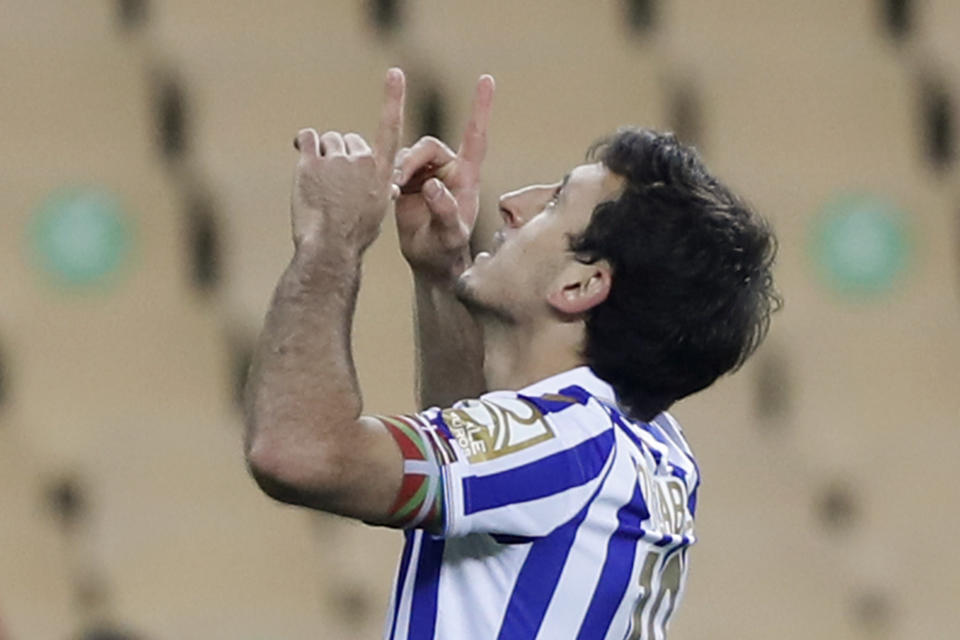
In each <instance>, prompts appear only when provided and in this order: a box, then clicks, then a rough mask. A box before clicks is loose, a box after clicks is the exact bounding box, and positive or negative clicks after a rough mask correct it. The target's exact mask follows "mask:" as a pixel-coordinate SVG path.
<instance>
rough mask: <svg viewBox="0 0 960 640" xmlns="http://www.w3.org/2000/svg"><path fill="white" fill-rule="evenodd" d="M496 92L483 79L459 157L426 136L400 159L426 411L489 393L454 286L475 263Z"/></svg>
mask: <svg viewBox="0 0 960 640" xmlns="http://www.w3.org/2000/svg"><path fill="white" fill-rule="evenodd" d="M493 91H494V83H493V78H492V77H490V76H487V75H485V76H482V77H481V78H480V80H479V81H478V82H477V88H476V93H475V95H474V99H473V109H472V113H471V116H470V121H469V122H468V123H467V127H466V131H465V132H464V135H463V141H462V143H461V145H460V149H459V151H458V152H457V153H454V152H453V151H452V150H451V149H450V148H449V147H448V146H447V145H446V144H444V143H443V142H442V141H440V140H437V139H436V138H433V137H429V136H428V137H425V138H422V139H420V140H419V141H418V142H417V143H416V144H414V145H413V146H412V147H410V148H409V149H402V150H401V151H400V153H399V154H397V167H398V168H397V171H396V173H395V175H394V181H395V182H396V184H398V185H400V187H401V190H402V195H401V196H400V198H399V199H398V200H397V207H396V214H397V229H398V233H399V236H400V248H401V251H402V253H403V255H404V257H405V258H406V260H407V262H408V263H409V264H410V268H411V270H412V271H413V279H414V290H415V311H414V313H415V341H416V350H417V395H418V402H419V404H420V407H421V408H425V407H430V406H449V405H451V404H453V403H454V402H456V401H457V400H461V399H463V398H469V397H476V396H478V395H480V394H481V393H483V392H484V391H485V390H486V388H485V384H484V380H483V339H482V334H481V332H480V328H479V326H478V325H477V324H476V322H474V320H473V319H472V318H471V317H470V314H469V313H468V312H467V310H466V308H465V307H464V306H463V305H462V304H461V303H460V302H459V301H458V300H457V298H456V296H455V295H454V285H455V284H456V281H457V278H458V277H459V276H460V274H461V273H463V271H464V270H466V269H467V268H468V267H469V266H470V264H471V262H472V258H471V256H470V234H471V233H472V231H473V227H474V224H475V223H476V220H477V210H478V207H479V198H480V167H481V165H482V163H483V159H484V157H485V156H486V151H487V128H488V125H489V122H490V112H491V109H492V106H493Z"/></svg>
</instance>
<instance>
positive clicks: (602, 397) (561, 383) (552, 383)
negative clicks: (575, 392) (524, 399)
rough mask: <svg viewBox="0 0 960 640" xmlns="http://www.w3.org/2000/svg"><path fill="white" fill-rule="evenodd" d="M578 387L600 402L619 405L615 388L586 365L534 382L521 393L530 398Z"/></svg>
mask: <svg viewBox="0 0 960 640" xmlns="http://www.w3.org/2000/svg"><path fill="white" fill-rule="evenodd" d="M571 385H576V386H578V387H581V388H583V389H585V390H586V391H587V393H589V394H590V395H592V396H593V397H595V398H596V399H597V400H599V401H600V402H603V403H605V404H610V405H613V406H616V405H617V394H616V393H614V391H613V387H611V386H610V385H609V384H607V383H606V382H604V381H603V380H601V379H600V378H598V377H597V375H596V374H595V373H594V372H593V370H591V369H590V367H588V366H586V365H584V366H582V367H577V368H576V369H570V370H568V371H564V372H562V373H558V374H556V375H552V376H550V377H549V378H545V379H543V380H540V381H539V382H534V383H533V384H531V385H530V386H529V387H525V388H523V389H521V390H520V393H522V394H524V395H529V396H539V395H543V394H545V393H557V391H559V390H560V389H563V388H565V387H569V386H571Z"/></svg>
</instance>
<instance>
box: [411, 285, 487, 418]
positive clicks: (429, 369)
mask: <svg viewBox="0 0 960 640" xmlns="http://www.w3.org/2000/svg"><path fill="white" fill-rule="evenodd" d="M414 292H415V318H414V321H415V340H416V351H417V400H418V402H419V404H420V407H421V408H426V407H431V406H441V407H448V406H450V405H451V404H453V403H454V402H456V401H457V400H462V399H464V398H475V397H477V396H478V395H480V394H481V393H483V392H484V391H485V390H486V385H485V383H484V379H483V336H482V333H481V330H480V327H479V326H478V325H477V323H476V322H475V321H474V319H473V318H472V317H471V316H470V313H469V312H468V311H467V309H466V307H464V305H463V304H462V303H461V302H460V301H459V300H457V298H456V296H455V294H454V282H453V280H452V279H450V280H448V281H438V280H436V279H431V278H429V277H426V276H423V275H418V274H417V273H416V272H415V273H414Z"/></svg>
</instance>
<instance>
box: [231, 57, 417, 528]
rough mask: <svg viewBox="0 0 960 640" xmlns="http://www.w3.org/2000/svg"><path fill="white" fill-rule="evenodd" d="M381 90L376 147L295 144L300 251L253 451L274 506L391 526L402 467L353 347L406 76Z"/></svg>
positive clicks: (253, 392) (250, 458)
mask: <svg viewBox="0 0 960 640" xmlns="http://www.w3.org/2000/svg"><path fill="white" fill-rule="evenodd" d="M385 85H386V86H385V100H384V107H383V113H382V116H381V123H380V128H379V130H378V133H377V139H376V142H375V149H374V150H371V149H370V147H369V146H368V145H367V143H366V142H365V141H364V139H363V138H361V137H360V136H358V135H357V134H352V133H348V134H345V135H341V134H339V133H337V132H332V131H331V132H327V133H325V134H323V135H322V136H321V135H319V134H317V132H316V131H314V130H313V129H304V130H302V131H300V133H299V134H298V135H297V138H296V142H295V144H296V146H297V148H298V150H299V152H300V157H299V161H298V163H297V169H296V173H295V178H294V184H293V194H292V199H291V217H292V223H293V241H294V247H295V250H294V256H293V259H292V260H291V262H290V265H289V266H288V267H287V269H286V271H285V272H284V274H283V276H282V277H281V279H280V282H279V283H278V285H277V287H276V291H275V292H274V296H273V300H272V302H271V305H270V309H269V312H268V313H267V317H266V321H265V323H264V327H263V330H262V332H261V334H260V339H259V343H258V345H257V350H256V353H255V356H254V361H253V366H252V368H251V372H250V376H249V380H248V383H247V388H246V392H245V413H246V416H245V417H246V437H245V452H246V457H247V462H248V465H249V467H250V469H251V472H252V473H253V475H254V477H255V478H256V480H257V482H258V483H259V484H260V486H261V487H262V488H263V489H264V491H265V492H266V493H268V494H269V495H271V496H272V497H274V498H276V499H278V500H282V501H284V502H291V503H295V504H301V505H305V506H310V507H313V508H316V509H322V510H325V511H331V512H334V513H340V514H343V515H347V516H352V517H357V518H363V519H365V520H368V521H372V522H383V523H388V522H390V514H391V506H392V505H393V503H394V500H395V499H396V497H397V494H398V490H399V488H400V485H401V482H402V479H403V459H402V456H401V452H400V450H399V449H398V447H397V445H396V443H395V442H394V440H393V438H392V437H391V436H390V434H389V433H388V432H387V430H386V428H385V427H384V424H383V423H382V422H380V421H379V420H375V419H370V418H364V417H361V412H362V404H363V403H362V398H361V395H360V389H359V386H358V383H357V377H356V373H355V371H354V366H353V358H352V354H351V346H350V333H351V326H352V322H353V312H354V305H355V302H356V296H357V289H358V286H359V282H360V261H361V257H362V255H363V252H364V250H365V249H366V248H367V247H368V246H369V245H370V243H371V242H373V240H374V239H375V238H376V237H377V235H378V234H379V231H380V225H381V222H382V221H383V218H384V216H385V215H386V213H387V211H388V210H389V208H390V202H391V197H392V196H394V195H396V188H395V187H394V185H392V184H391V181H390V177H391V173H392V171H393V164H394V157H395V153H396V150H397V146H398V141H399V137H400V126H401V122H402V112H403V96H404V78H403V74H402V72H400V71H399V70H397V69H392V70H391V71H390V72H389V73H388V74H387V79H386V83H385Z"/></svg>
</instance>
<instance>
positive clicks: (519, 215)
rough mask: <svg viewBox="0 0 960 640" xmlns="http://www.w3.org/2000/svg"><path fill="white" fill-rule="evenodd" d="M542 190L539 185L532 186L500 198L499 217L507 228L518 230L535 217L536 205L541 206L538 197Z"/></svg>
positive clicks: (537, 209)
mask: <svg viewBox="0 0 960 640" xmlns="http://www.w3.org/2000/svg"><path fill="white" fill-rule="evenodd" d="M543 189H544V188H543V187H542V186H540V185H533V186H529V187H524V188H523V189H517V190H516V191H511V192H510V193H505V194H503V195H502V196H500V216H501V217H502V218H503V221H504V222H505V223H506V224H507V226H508V227H512V228H514V229H518V228H520V227H522V226H523V225H525V224H526V223H527V221H528V220H530V218H531V217H533V216H534V215H536V212H537V211H539V208H538V205H539V207H542V205H543V203H542V202H541V200H542V198H541V197H540V193H541V191H543Z"/></svg>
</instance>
